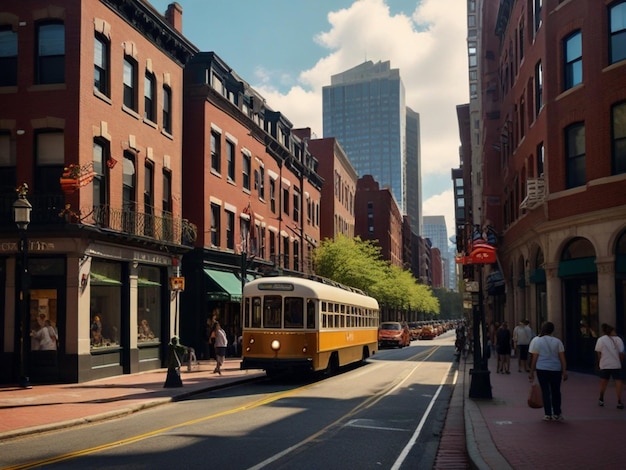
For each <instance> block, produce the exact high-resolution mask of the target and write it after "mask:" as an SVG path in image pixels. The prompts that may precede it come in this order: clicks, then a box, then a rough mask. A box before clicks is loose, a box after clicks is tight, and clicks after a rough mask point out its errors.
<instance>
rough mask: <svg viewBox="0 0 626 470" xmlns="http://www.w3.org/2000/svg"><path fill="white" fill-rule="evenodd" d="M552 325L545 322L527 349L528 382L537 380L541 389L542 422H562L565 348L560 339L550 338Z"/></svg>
mask: <svg viewBox="0 0 626 470" xmlns="http://www.w3.org/2000/svg"><path fill="white" fill-rule="evenodd" d="M553 333H554V323H552V322H549V321H548V322H545V323H544V324H543V325H542V327H541V333H540V335H539V336H535V337H534V338H533V339H532V341H531V342H530V345H529V347H528V352H530V353H531V354H532V360H531V363H530V374H529V375H528V380H529V381H530V382H531V383H532V382H533V381H534V380H535V371H537V380H538V381H539V386H540V387H541V397H542V399H543V409H544V412H545V415H544V417H543V420H544V421H563V415H562V413H561V381H562V380H563V381H565V380H567V364H566V362H565V347H564V346H563V343H562V342H561V340H560V339H558V338H555V337H554V336H552V334H553Z"/></svg>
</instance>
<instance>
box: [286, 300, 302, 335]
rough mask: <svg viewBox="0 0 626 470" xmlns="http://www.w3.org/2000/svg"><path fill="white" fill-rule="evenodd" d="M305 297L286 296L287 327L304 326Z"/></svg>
mask: <svg viewBox="0 0 626 470" xmlns="http://www.w3.org/2000/svg"><path fill="white" fill-rule="evenodd" d="M303 314H304V299H302V298H301V297H285V328H304V318H303Z"/></svg>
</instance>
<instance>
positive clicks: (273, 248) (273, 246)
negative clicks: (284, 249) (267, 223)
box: [269, 230, 277, 263]
mask: <svg viewBox="0 0 626 470" xmlns="http://www.w3.org/2000/svg"><path fill="white" fill-rule="evenodd" d="M269 236H270V260H271V261H273V262H274V263H277V260H276V235H275V234H274V232H272V231H271V230H270V233H269Z"/></svg>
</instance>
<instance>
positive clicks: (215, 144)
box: [211, 131, 222, 173]
mask: <svg viewBox="0 0 626 470" xmlns="http://www.w3.org/2000/svg"><path fill="white" fill-rule="evenodd" d="M221 137H222V136H221V135H220V134H219V133H217V132H215V131H211V170H213V171H216V172H217V173H220V172H221V164H220V163H221V162H220V160H221V157H222V155H221V153H222V152H221V148H222V144H221Z"/></svg>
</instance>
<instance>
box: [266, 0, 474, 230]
mask: <svg viewBox="0 0 626 470" xmlns="http://www.w3.org/2000/svg"><path fill="white" fill-rule="evenodd" d="M451 12H453V14H451ZM328 22H329V29H328V30H327V31H323V32H320V33H319V34H318V35H317V36H316V38H315V41H316V42H318V44H320V45H322V46H324V47H325V48H326V49H328V54H327V55H326V56H325V57H323V58H322V59H320V60H319V61H318V62H317V63H316V64H315V65H314V66H313V67H312V68H311V69H309V70H304V71H302V72H301V74H300V76H299V77H298V84H297V85H295V86H293V87H291V88H290V90H289V91H288V92H287V93H286V94H281V93H279V92H278V91H277V90H276V89H275V88H272V87H270V86H268V84H269V83H270V82H269V81H265V80H263V79H261V82H262V83H261V86H257V85H254V86H255V88H257V89H258V91H259V92H261V93H262V94H263V95H264V97H265V98H266V99H267V102H268V103H269V105H270V106H271V107H272V108H273V109H277V110H280V111H281V112H283V113H284V114H285V116H287V117H288V118H289V120H290V121H291V122H292V123H293V124H294V126H295V127H311V129H312V131H313V132H314V133H315V134H316V135H317V136H318V137H322V87H323V86H325V85H329V84H330V77H331V75H334V74H337V73H340V72H343V71H345V70H347V69H349V68H351V67H354V66H356V65H358V64H360V63H362V62H363V61H364V60H372V61H374V62H377V61H379V60H382V61H385V60H389V61H390V62H391V66H392V67H393V68H398V69H400V76H401V77H402V81H403V83H404V86H405V90H406V104H407V106H409V107H410V108H411V109H413V110H414V111H416V112H418V113H419V114H420V122H421V137H422V142H421V153H422V179H426V178H428V176H429V175H433V174H438V175H441V174H449V173H450V169H451V168H456V167H458V165H459V151H458V149H459V143H460V142H459V130H458V125H457V118H456V106H457V105H459V104H463V103H466V102H467V101H468V84H467V52H466V34H467V29H466V1H465V0H445V1H442V0H423V1H422V2H419V3H418V5H417V7H416V10H415V11H414V12H413V15H412V16H411V17H408V16H406V15H395V16H392V15H391V14H390V11H389V8H388V6H387V4H386V3H385V1H384V0H357V1H355V2H354V3H353V4H352V5H351V6H350V7H349V8H346V9H342V10H338V11H335V12H331V13H329V14H328ZM262 76H267V71H265V72H264V73H263V75H262ZM260 77H261V76H259V78H260ZM450 185H451V183H450ZM446 195H447V196H446ZM425 196H427V195H425ZM439 198H442V200H441V203H440V206H441V212H439V213H437V214H434V213H432V211H431V210H430V209H429V210H428V213H429V215H440V214H444V215H445V216H446V222H447V223H448V224H449V225H450V224H452V223H453V220H454V219H453V218H451V219H449V217H453V207H452V206H453V204H454V199H453V197H452V194H451V191H445V192H442V193H441V194H440V195H437V196H433V198H430V199H427V202H429V203H431V204H432V203H433V202H432V201H433V199H435V200H439ZM443 198H447V199H443ZM425 206H426V204H425ZM426 209H427V208H426V207H425V208H424V210H425V212H426Z"/></svg>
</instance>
